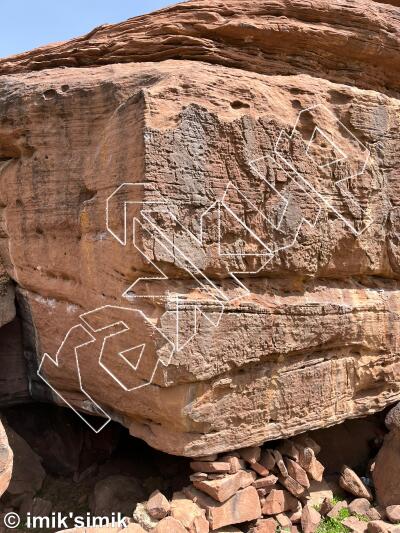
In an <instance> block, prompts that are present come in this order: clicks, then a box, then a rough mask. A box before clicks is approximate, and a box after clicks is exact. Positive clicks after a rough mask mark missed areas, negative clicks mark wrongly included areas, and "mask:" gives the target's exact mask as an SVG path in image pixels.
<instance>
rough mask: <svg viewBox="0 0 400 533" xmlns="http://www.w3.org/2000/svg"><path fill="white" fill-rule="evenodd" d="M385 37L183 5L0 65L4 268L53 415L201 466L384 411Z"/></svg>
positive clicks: (393, 391) (366, 7)
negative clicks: (74, 416)
mask: <svg viewBox="0 0 400 533" xmlns="http://www.w3.org/2000/svg"><path fill="white" fill-rule="evenodd" d="M399 19H400V17H399V14H398V9H397V8H396V7H394V6H393V5H389V4H388V5H383V4H380V3H376V2H372V1H367V2H365V1H362V2H361V1H352V2H348V3H346V2H345V3H343V2H336V3H335V2H334V3H332V2H329V3H326V2H322V1H319V2H316V1H315V2H311V3H310V2H308V3H306V4H305V3H303V2H300V1H297V0H296V1H291V2H289V3H288V2H285V3H279V2H274V3H273V4H272V3H271V2H268V1H263V2H257V4H256V6H255V4H254V3H253V2H246V1H244V2H241V3H240V5H238V4H237V3H236V2H223V3H222V2H213V3H212V4H211V6H210V2H187V3H184V4H182V5H177V6H175V7H172V8H168V9H166V10H162V11H161V12H158V13H156V14H153V15H148V16H145V17H140V18H138V19H131V20H129V21H127V22H125V23H123V24H119V25H115V26H106V27H102V28H100V29H97V30H95V31H94V32H92V33H91V34H89V35H88V36H85V37H84V38H82V39H80V40H74V41H70V42H68V43H63V44H58V45H51V46H48V47H45V48H43V49H39V50H36V51H32V52H29V53H27V54H22V55H20V56H15V57H14V58H10V59H6V60H1V61H0V73H1V74H2V77H1V78H0V109H1V110H2V113H1V119H0V157H1V159H3V160H4V163H3V166H2V171H1V177H2V180H1V186H0V201H1V203H2V205H4V206H5V207H3V208H2V230H3V231H2V234H1V236H2V239H1V242H0V245H1V255H2V258H3V262H4V265H5V268H6V269H7V272H8V274H9V276H10V277H11V278H13V279H14V280H15V281H16V283H17V285H18V291H19V293H20V295H21V298H22V301H24V302H25V309H28V310H29V313H30V314H31V317H32V321H33V323H34V330H33V331H34V332H35V335H33V341H32V343H33V345H34V346H36V351H37V355H36V357H37V363H38V364H41V367H40V370H41V375H42V376H43V377H44V378H45V379H46V381H47V383H48V384H49V385H50V386H51V388H52V389H53V392H54V398H55V399H56V400H58V401H60V402H62V401H67V402H68V403H69V404H70V406H71V407H73V408H74V409H76V410H77V411H79V412H80V414H81V416H83V417H84V418H86V415H87V413H90V412H98V411H99V410H100V411H101V412H102V414H103V415H104V416H105V417H112V418H114V419H117V420H119V421H121V422H122V423H123V424H125V425H126V426H127V427H129V429H130V431H131V433H132V434H133V435H136V436H139V437H141V438H143V439H145V440H146V441H147V442H149V443H150V444H151V445H152V446H154V447H156V448H160V449H163V450H164V451H167V452H170V453H174V454H178V455H179V454H181V455H190V456H200V455H204V454H209V453H214V452H219V451H223V450H228V449H234V448H239V447H243V446H251V445H254V444H257V443H260V442H262V441H265V440H270V439H274V438H277V437H282V436H289V435H294V434H296V433H299V432H303V431H306V430H308V429H316V428H320V427H326V426H328V425H332V424H334V423H338V422H341V421H343V420H345V419H346V418H349V417H357V416H362V415H364V414H366V413H369V412H373V411H377V410H380V409H382V408H383V407H385V406H386V405H388V404H390V403H393V402H395V401H397V400H399V399H400V380H399V373H400V364H399V355H398V354H399V348H398V344H399V338H400V330H399V283H398V279H399V273H400V252H399V236H398V229H399V227H400V218H399V213H400V211H399V210H398V208H397V206H398V197H399V177H400V176H399V157H400V156H399V151H398V144H399V138H400V104H399V79H398V70H399V62H400V56H399V52H398V50H399V46H398V45H399V32H400V20H399ZM121 63H123V64H121ZM61 67H63V68H61ZM65 67H67V68H65ZM177 316H178V318H179V320H178V321H177ZM63 341H64V342H63ZM44 353H47V354H49V355H50V357H46V358H44V359H43V360H42V356H43V354H44ZM56 355H57V357H56ZM51 358H52V359H51ZM46 386H47V385H46ZM43 387H45V384H44V383H43ZM49 390H50V389H49ZM60 396H61V397H62V398H63V400H62V399H61V398H60ZM88 420H89V419H88ZM106 421H107V418H103V419H99V422H98V424H97V426H96V427H95V428H94V429H96V430H97V429H99V428H100V427H101V426H102V424H103V423H105V422H106ZM89 422H90V423H92V424H93V421H92V420H90V421H89Z"/></svg>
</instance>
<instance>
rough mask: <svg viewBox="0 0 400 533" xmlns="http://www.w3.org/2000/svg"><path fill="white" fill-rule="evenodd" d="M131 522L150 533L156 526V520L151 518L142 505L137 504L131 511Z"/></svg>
mask: <svg viewBox="0 0 400 533" xmlns="http://www.w3.org/2000/svg"><path fill="white" fill-rule="evenodd" d="M132 516H133V520H134V522H136V523H137V524H139V525H140V526H141V527H142V528H143V529H144V530H146V531H150V530H152V529H153V528H154V527H156V525H157V524H158V520H156V519H154V518H151V516H150V515H149V513H148V512H147V509H146V507H145V505H144V504H143V503H141V502H140V503H138V504H137V505H136V507H135V510H134V511H133V515H132Z"/></svg>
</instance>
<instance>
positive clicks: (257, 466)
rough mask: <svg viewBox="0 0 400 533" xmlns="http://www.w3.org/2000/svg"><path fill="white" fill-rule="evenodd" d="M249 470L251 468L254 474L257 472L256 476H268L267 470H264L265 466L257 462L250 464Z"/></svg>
mask: <svg viewBox="0 0 400 533" xmlns="http://www.w3.org/2000/svg"><path fill="white" fill-rule="evenodd" d="M250 468H252V469H253V470H254V472H257V474H258V475H259V476H262V477H265V476H268V474H269V470H268V468H265V466H263V465H261V464H260V463H257V462H254V463H250Z"/></svg>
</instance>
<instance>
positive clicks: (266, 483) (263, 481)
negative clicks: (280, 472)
mask: <svg viewBox="0 0 400 533" xmlns="http://www.w3.org/2000/svg"><path fill="white" fill-rule="evenodd" d="M277 481H278V478H277V477H276V476H274V475H273V474H270V475H269V476H266V477H261V478H259V479H256V480H255V481H254V482H253V486H254V487H255V488H256V489H265V488H269V487H273V486H274V485H275V484H276V482H277Z"/></svg>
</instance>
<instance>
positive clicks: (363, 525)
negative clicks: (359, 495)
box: [342, 516, 368, 533]
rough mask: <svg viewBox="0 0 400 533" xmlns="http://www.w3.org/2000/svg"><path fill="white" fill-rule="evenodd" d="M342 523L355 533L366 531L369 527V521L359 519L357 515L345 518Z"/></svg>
mask: <svg viewBox="0 0 400 533" xmlns="http://www.w3.org/2000/svg"><path fill="white" fill-rule="evenodd" d="M342 524H343V525H344V526H346V527H348V528H349V529H350V531H354V533H365V532H366V531H367V529H368V522H364V521H363V520H358V518H356V517H355V516H350V517H349V518H345V519H344V520H342Z"/></svg>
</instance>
